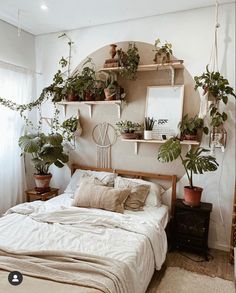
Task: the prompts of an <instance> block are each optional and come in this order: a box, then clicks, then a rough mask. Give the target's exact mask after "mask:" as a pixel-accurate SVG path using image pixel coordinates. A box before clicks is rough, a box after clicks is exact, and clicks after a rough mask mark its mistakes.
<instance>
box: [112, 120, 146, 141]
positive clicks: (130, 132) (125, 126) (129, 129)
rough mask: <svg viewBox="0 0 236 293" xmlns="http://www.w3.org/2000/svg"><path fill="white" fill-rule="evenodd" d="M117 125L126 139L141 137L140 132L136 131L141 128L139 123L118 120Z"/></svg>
mask: <svg viewBox="0 0 236 293" xmlns="http://www.w3.org/2000/svg"><path fill="white" fill-rule="evenodd" d="M116 126H117V130H118V131H119V133H120V134H121V136H122V137H123V138H125V139H137V138H138V137H139V134H138V133H136V131H139V130H140V128H141V124H139V123H135V122H132V121H128V120H125V121H120V122H117V123H116Z"/></svg>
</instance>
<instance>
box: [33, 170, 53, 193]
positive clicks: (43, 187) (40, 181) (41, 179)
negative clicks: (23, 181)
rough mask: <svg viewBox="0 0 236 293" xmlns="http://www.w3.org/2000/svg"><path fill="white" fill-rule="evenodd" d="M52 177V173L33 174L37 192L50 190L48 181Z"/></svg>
mask: <svg viewBox="0 0 236 293" xmlns="http://www.w3.org/2000/svg"><path fill="white" fill-rule="evenodd" d="M51 179H52V174H47V175H37V174H35V175H34V180H35V184H36V187H35V190H36V191H38V192H42V193H43V192H47V191H49V190H50V187H49V185H50V181H51Z"/></svg>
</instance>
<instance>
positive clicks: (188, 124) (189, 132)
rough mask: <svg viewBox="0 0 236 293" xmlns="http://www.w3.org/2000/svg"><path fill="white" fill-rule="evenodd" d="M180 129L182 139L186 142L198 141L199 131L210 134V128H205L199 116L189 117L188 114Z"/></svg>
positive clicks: (180, 124)
mask: <svg viewBox="0 0 236 293" xmlns="http://www.w3.org/2000/svg"><path fill="white" fill-rule="evenodd" d="M179 129H180V131H181V139H186V140H197V134H198V131H199V130H202V131H203V132H204V133H205V134H208V128H207V127H205V126H204V121H203V119H202V118H199V117H197V115H196V116H194V117H188V114H186V115H185V116H184V117H183V119H182V121H181V122H180V123H179Z"/></svg>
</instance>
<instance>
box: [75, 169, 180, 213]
mask: <svg viewBox="0 0 236 293" xmlns="http://www.w3.org/2000/svg"><path fill="white" fill-rule="evenodd" d="M76 169H82V170H91V171H104V172H110V173H116V174H118V175H121V176H128V177H132V178H139V179H143V178H152V179H158V180H166V181H170V182H171V206H170V214H171V216H173V213H174V202H175V200H176V182H177V176H176V175H164V174H156V173H146V172H135V171H127V170H120V169H111V168H98V167H90V166H83V165H78V164H72V165H71V174H73V173H74V172H75V170H76Z"/></svg>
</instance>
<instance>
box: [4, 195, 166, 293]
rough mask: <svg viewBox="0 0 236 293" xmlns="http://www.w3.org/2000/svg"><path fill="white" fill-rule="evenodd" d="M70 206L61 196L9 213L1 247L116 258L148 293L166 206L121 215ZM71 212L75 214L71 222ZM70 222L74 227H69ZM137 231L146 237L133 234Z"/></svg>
mask: <svg viewBox="0 0 236 293" xmlns="http://www.w3.org/2000/svg"><path fill="white" fill-rule="evenodd" d="M71 202H72V199H71V198H70V196H69V195H68V194H63V195H60V196H58V197H55V198H53V199H51V200H49V201H46V202H41V201H35V202H32V203H26V204H21V205H18V206H16V207H14V208H12V209H10V210H9V211H8V214H7V215H6V216H4V217H3V218H1V219H0V246H2V247H6V248H8V249H11V250H68V251H80V252H85V253H89V254H97V255H99V256H107V257H111V258H115V259H118V260H121V261H124V262H125V263H126V264H128V265H129V267H130V268H131V271H132V278H133V283H134V284H135V285H136V290H135V292H136V293H139V292H140V293H143V292H145V291H146V288H147V286H148V283H149V281H150V279H151V276H152V274H153V271H154V268H156V269H160V268H161V265H162V263H163V262H164V260H165V256H166V251H167V241H166V235H165V231H164V228H165V226H166V224H167V221H168V208H167V207H166V206H164V205H162V206H161V207H159V208H157V207H145V208H144V211H140V212H132V211H125V214H124V215H123V214H117V213H113V212H108V211H104V210H98V209H84V208H75V207H71ZM55 211H59V213H58V214H57V213H55ZM49 212H51V213H52V214H49ZM73 213H75V215H76V216H75V217H74V216H73V217H72V216H71V217H70V218H68V215H69V216H70V215H73ZM58 215H60V222H61V223H54V224H48V223H45V222H42V219H43V218H44V216H45V219H46V220H47V221H49V222H50V221H52V222H53V221H54V219H55V217H56V216H58ZM76 217H79V218H78V219H80V223H79V224H77V223H76V219H77V218H76ZM35 219H37V221H36V220H35ZM50 219H51V220H50ZM68 220H69V221H70V223H71V225H68V224H66V222H68ZM88 220H89V221H90V223H92V226H89V225H88ZM98 223H99V224H98ZM113 223H114V224H113ZM98 225H99V226H98ZM109 225H110V226H109ZM119 225H120V228H118V226H119ZM115 226H116V227H115ZM121 226H122V229H121ZM129 230H133V232H131V231H129ZM139 230H140V231H141V232H143V234H146V235H148V237H147V236H145V235H142V234H139V233H135V232H134V231H139ZM94 252H96V253H94Z"/></svg>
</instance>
